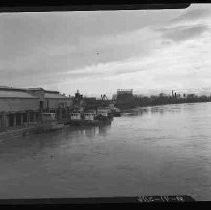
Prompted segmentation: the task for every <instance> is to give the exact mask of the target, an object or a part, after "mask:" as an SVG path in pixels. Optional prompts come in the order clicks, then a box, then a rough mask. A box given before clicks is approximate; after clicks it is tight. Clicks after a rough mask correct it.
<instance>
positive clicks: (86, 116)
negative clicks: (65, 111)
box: [84, 113, 95, 120]
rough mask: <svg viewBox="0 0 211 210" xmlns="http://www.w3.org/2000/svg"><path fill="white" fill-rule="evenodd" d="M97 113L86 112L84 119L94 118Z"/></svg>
mask: <svg viewBox="0 0 211 210" xmlns="http://www.w3.org/2000/svg"><path fill="white" fill-rule="evenodd" d="M94 119H95V115H94V113H84V120H94Z"/></svg>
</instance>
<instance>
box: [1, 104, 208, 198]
mask: <svg viewBox="0 0 211 210" xmlns="http://www.w3.org/2000/svg"><path fill="white" fill-rule="evenodd" d="M0 167H1V173H0V198H29V197H30V198H37V197H88V196H89V197H90V196H137V195H155V194H156V195H164V194H173V195H175V194H188V195H192V196H193V197H194V198H195V199H197V200H211V103H198V104H178V105H165V106H157V107H148V108H140V109H137V110H135V111H134V112H132V113H128V114H125V115H124V116H122V117H121V118H115V119H114V121H113V123H112V125H111V126H106V127H102V128H86V129H77V130H75V129H72V128H65V129H64V130H61V131H56V132H51V133H46V134H37V135H33V136H27V137H23V138H16V139H13V140H10V141H6V142H1V143H0Z"/></svg>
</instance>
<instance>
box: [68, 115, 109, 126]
mask: <svg viewBox="0 0 211 210" xmlns="http://www.w3.org/2000/svg"><path fill="white" fill-rule="evenodd" d="M100 116H101V115H100ZM106 120H107V121H109V120H108V119H107V117H106V119H104V118H100V117H99V115H96V113H95V112H85V113H80V112H76V113H74V112H73V113H71V114H70V121H69V124H70V125H72V126H100V125H102V124H105V123H106Z"/></svg>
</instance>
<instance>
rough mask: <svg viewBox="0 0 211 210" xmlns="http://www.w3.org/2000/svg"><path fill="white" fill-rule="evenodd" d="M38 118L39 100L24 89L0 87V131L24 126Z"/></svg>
mask: <svg viewBox="0 0 211 210" xmlns="http://www.w3.org/2000/svg"><path fill="white" fill-rule="evenodd" d="M38 118H39V98H38V97H36V96H33V95H31V94H29V93H27V92H26V91H25V90H24V89H18V88H11V87H0V130H2V129H6V128H9V127H16V126H26V125H29V124H30V123H34V122H37V121H38Z"/></svg>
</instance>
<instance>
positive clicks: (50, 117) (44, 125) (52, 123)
mask: <svg viewBox="0 0 211 210" xmlns="http://www.w3.org/2000/svg"><path fill="white" fill-rule="evenodd" d="M63 127H64V124H63V123H58V122H57V120H56V115H55V113H42V114H41V122H40V123H39V124H38V125H37V131H38V132H46V131H53V130H58V129H61V128H63Z"/></svg>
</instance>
